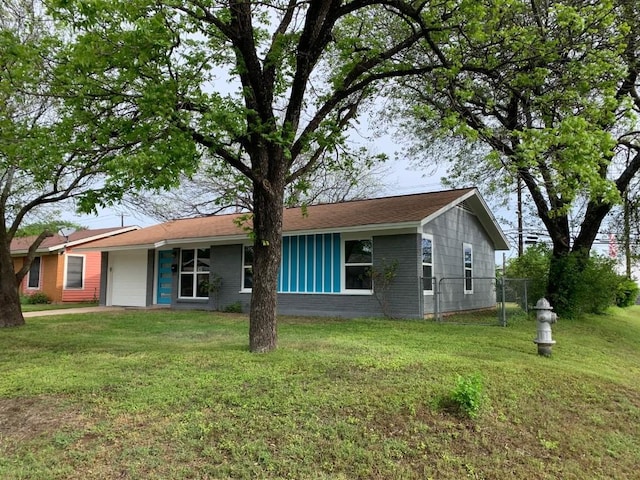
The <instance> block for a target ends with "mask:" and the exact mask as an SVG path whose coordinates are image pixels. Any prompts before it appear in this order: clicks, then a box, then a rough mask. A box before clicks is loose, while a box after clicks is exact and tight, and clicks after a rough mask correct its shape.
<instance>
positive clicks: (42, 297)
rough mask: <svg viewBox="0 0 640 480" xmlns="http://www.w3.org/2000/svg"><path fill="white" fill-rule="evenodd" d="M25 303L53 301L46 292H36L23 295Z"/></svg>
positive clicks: (40, 303)
mask: <svg viewBox="0 0 640 480" xmlns="http://www.w3.org/2000/svg"><path fill="white" fill-rule="evenodd" d="M23 301H24V303H26V304H27V305H42V304H46V303H51V299H50V298H49V296H48V295H47V294H46V293H44V292H36V293H32V294H31V295H25V296H24V297H23Z"/></svg>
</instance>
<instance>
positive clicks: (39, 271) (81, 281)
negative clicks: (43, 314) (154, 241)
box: [11, 227, 139, 303]
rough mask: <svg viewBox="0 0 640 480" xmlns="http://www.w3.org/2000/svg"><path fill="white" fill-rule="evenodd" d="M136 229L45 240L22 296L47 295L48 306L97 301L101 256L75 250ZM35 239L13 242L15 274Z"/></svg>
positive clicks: (21, 239)
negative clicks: (51, 303)
mask: <svg viewBox="0 0 640 480" xmlns="http://www.w3.org/2000/svg"><path fill="white" fill-rule="evenodd" d="M138 228H139V227H119V228H102V229H96V230H78V231H76V232H73V233H71V234H69V236H68V237H65V236H62V235H57V234H56V235H54V236H52V237H48V238H45V239H44V241H43V242H42V244H40V247H38V249H37V251H36V253H37V256H36V257H35V258H34V259H33V262H32V264H31V268H30V269H29V273H27V275H26V276H25V278H24V280H23V281H22V284H21V285H20V294H21V295H33V294H34V293H44V294H46V295H47V296H48V297H49V299H50V300H51V302H53V303H62V302H87V301H92V300H97V299H99V298H100V271H101V267H102V265H101V260H102V256H101V255H100V252H82V253H80V252H76V251H75V250H74V249H75V248H77V247H78V246H80V245H82V244H85V243H87V242H91V241H93V240H98V239H103V238H107V237H113V236H115V235H119V234H122V233H127V232H130V231H132V230H137V229H138ZM35 239H36V237H19V238H14V239H13V241H12V242H11V256H12V257H13V266H14V270H15V271H18V270H19V269H20V268H22V265H24V260H25V258H26V256H27V252H28V251H29V247H30V246H31V244H32V243H33V242H34V240H35Z"/></svg>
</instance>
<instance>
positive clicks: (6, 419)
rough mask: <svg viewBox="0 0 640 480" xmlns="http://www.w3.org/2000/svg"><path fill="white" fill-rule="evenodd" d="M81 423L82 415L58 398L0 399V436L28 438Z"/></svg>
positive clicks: (82, 420) (74, 426) (77, 425)
mask: <svg viewBox="0 0 640 480" xmlns="http://www.w3.org/2000/svg"><path fill="white" fill-rule="evenodd" d="M85 424H86V419H85V418H84V417H83V415H82V414H81V413H80V412H78V411H75V410H73V408H72V407H70V406H69V405H68V404H66V402H64V401H63V400H62V399H60V398H56V397H50V396H45V397H29V398H21V397H17V398H0V438H5V439H11V440H15V441H28V440H32V439H34V438H36V437H38V436H40V435H42V434H43V433H54V432H57V431H60V430H62V429H65V428H69V427H71V428H78V427H82V426H84V425H85Z"/></svg>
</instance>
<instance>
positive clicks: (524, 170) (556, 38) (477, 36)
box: [400, 0, 640, 313]
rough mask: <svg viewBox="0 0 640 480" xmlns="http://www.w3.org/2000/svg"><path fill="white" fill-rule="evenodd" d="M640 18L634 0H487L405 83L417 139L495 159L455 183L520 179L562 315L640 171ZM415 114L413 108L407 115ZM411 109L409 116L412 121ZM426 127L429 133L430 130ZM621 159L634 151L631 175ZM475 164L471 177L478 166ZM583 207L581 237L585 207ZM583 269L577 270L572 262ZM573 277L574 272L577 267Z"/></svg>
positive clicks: (463, 168) (466, 161)
mask: <svg viewBox="0 0 640 480" xmlns="http://www.w3.org/2000/svg"><path fill="white" fill-rule="evenodd" d="M637 9H638V6H637V2H630V1H626V0H619V1H612V0H609V1H602V2H600V1H598V2H592V1H588V0H563V1H552V2H547V1H538V0H534V1H522V0H485V1H479V2H475V4H474V5H473V6H471V5H469V11H468V12H467V13H468V14H467V15H466V16H465V17H464V18H463V17H461V18H460V19H461V21H460V22H459V23H458V24H457V25H456V27H455V28H453V29H451V30H448V31H447V33H446V34H444V35H439V36H436V35H431V36H430V40H429V41H430V43H431V45H432V48H430V49H428V50H424V51H422V52H417V53H416V57H415V58H416V61H420V58H422V57H423V56H427V57H431V58H437V59H438V60H439V61H440V62H441V63H442V65H443V67H442V68H438V69H434V70H432V71H431V72H428V73H427V74H425V75H422V76H421V77H412V78H411V79H408V80H407V81H406V82H404V86H405V87H406V88H407V90H405V92H407V91H408V93H406V94H405V95H403V96H401V97H400V101H401V102H403V106H407V105H409V102H407V99H408V98H410V99H411V100H413V101H414V103H412V104H411V105H409V110H410V112H409V114H410V115H411V116H412V118H414V119H415V120H416V122H415V123H414V124H413V127H415V130H413V132H414V133H417V135H416V136H417V137H418V138H420V139H422V140H425V135H420V132H425V131H426V132H427V136H428V137H429V138H427V139H426V140H427V141H433V139H434V138H435V139H438V138H458V139H461V140H462V141H463V142H466V143H474V142H476V143H482V144H484V145H486V146H488V147H490V149H491V153H490V154H489V155H488V156H487V157H486V158H485V159H484V161H479V162H473V161H470V158H469V157H462V158H460V159H459V160H458V162H457V163H456V165H455V166H454V171H455V172H457V173H459V174H462V175H468V176H469V177H472V176H474V175H475V176H476V178H478V177H479V175H477V174H478V173H480V172H482V173H483V174H487V175H488V176H489V177H490V178H491V179H498V180H499V181H501V182H503V183H504V181H505V179H506V180H507V181H509V180H511V181H513V180H515V179H519V180H521V181H522V182H523V184H524V185H525V186H526V189H527V191H528V194H529V196H530V198H531V199H532V201H533V204H534V205H535V209H536V212H537V215H538V216H539V218H540V219H541V221H542V223H543V224H544V226H545V227H546V229H547V232H548V234H549V236H550V237H551V241H552V244H553V260H552V266H551V270H552V272H551V276H550V282H549V291H548V295H549V296H550V300H551V301H552V303H553V304H554V307H555V308H556V310H558V311H560V312H561V313H565V311H566V310H565V307H566V306H567V305H570V303H571V302H570V298H571V296H572V288H573V286H572V285H571V284H567V283H566V281H565V279H567V278H570V277H573V278H575V275H572V276H570V275H567V272H566V270H565V269H566V268H571V267H570V266H571V265H573V266H574V268H579V266H580V265H581V264H582V262H581V261H580V258H586V257H587V256H588V255H589V250H590V248H591V246H592V244H593V241H594V239H595V238H596V235H597V232H598V229H599V227H600V225H601V223H602V220H603V219H604V217H605V216H606V214H607V213H608V212H609V211H610V209H611V207H612V206H613V205H614V204H615V203H616V202H618V201H619V199H620V194H621V193H622V192H624V191H625V190H626V188H627V187H628V185H629V181H630V180H631V178H633V176H634V175H636V174H637V172H638V170H639V169H640V155H638V145H639V143H638V140H639V138H638V133H637V129H636V128H634V127H635V125H636V122H637V118H638V117H637V105H638V100H637V99H638V91H637V89H638V54H639V50H638V38H639V32H638V11H637ZM411 107H413V108H411ZM406 110H407V109H405V111H406ZM425 127H426V128H425ZM621 149H631V150H633V151H634V154H633V158H632V159H631V161H629V162H627V163H626V164H622V163H621V162H619V161H618V160H619V158H620V157H619V156H618V153H619V152H620V150H621ZM474 164H475V165H474ZM582 201H584V202H585V203H586V207H585V208H584V211H583V212H582V216H581V218H580V220H579V221H578V222H577V223H578V228H577V229H576V230H574V225H572V221H571V220H572V219H571V216H572V215H574V214H575V213H576V211H575V207H576V205H577V203H578V202H582ZM571 256H574V257H576V258H575V259H574V260H571V261H569V258H568V257H571ZM576 266H577V267H576Z"/></svg>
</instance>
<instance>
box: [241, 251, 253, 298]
mask: <svg viewBox="0 0 640 480" xmlns="http://www.w3.org/2000/svg"><path fill="white" fill-rule="evenodd" d="M248 252H251V256H250V258H248V257H249V255H247V253H248ZM247 273H249V274H250V275H247ZM249 278H251V286H247V280H248V279H249ZM240 282H241V283H240V291H241V292H251V291H253V245H243V246H242V278H241V280H240Z"/></svg>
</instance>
